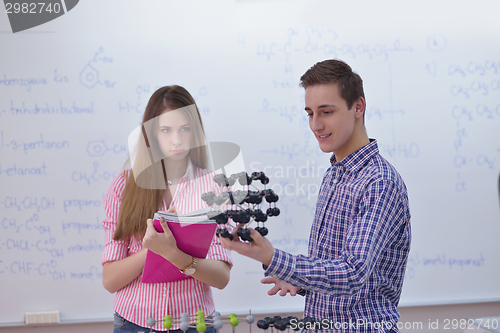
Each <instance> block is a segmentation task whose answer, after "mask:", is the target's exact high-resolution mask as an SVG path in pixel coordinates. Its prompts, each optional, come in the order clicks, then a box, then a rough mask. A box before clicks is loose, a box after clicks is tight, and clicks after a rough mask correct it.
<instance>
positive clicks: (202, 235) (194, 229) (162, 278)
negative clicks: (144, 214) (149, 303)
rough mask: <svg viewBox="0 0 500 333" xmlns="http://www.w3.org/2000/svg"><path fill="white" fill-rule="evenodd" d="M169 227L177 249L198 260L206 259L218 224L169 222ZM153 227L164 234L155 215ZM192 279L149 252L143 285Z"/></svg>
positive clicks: (143, 275)
mask: <svg viewBox="0 0 500 333" xmlns="http://www.w3.org/2000/svg"><path fill="white" fill-rule="evenodd" d="M167 224H168V227H169V228H170V231H172V234H173V235H174V237H175V240H176V241H177V247H178V248H179V249H180V250H181V251H183V252H185V253H187V254H190V255H192V256H194V257H196V258H205V257H206V256H207V253H208V249H209V247H210V244H211V243H212V239H213V237H214V233H215V229H216V228H217V223H215V222H199V223H192V222H191V223H183V222H172V221H167ZM153 225H154V227H155V229H156V231H158V232H163V228H162V227H161V225H160V220H159V218H157V216H156V214H155V219H154V220H153ZM190 278H191V279H192V277H191V276H187V275H185V274H183V273H181V272H180V271H179V268H177V267H176V266H174V265H173V264H172V263H171V262H170V261H168V260H167V259H165V258H163V257H162V256H160V255H158V254H156V253H154V252H152V251H150V250H148V253H147V255H146V263H145V264H144V270H143V272H142V280H141V281H142V283H163V282H172V281H178V280H183V279H190Z"/></svg>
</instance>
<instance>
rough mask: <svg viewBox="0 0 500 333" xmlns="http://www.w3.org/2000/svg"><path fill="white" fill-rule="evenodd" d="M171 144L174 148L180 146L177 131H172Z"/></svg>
mask: <svg viewBox="0 0 500 333" xmlns="http://www.w3.org/2000/svg"><path fill="white" fill-rule="evenodd" d="M172 144H173V145H174V146H180V145H181V144H182V135H181V133H180V132H179V131H174V132H173V134H172Z"/></svg>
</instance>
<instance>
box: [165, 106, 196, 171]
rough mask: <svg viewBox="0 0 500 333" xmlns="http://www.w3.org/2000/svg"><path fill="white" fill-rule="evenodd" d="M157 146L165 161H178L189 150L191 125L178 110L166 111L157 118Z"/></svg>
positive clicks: (191, 134)
mask: <svg viewBox="0 0 500 333" xmlns="http://www.w3.org/2000/svg"><path fill="white" fill-rule="evenodd" d="M157 139H158V145H159V146H160V149H161V151H162V153H163V155H164V156H165V158H167V159H171V160H176V161H180V160H182V159H184V158H186V157H187V156H188V154H189V151H190V149H191V144H192V141H193V133H192V129H191V125H190V124H189V121H188V120H187V118H186V116H185V115H184V113H183V112H182V111H180V110H173V111H170V110H166V111H164V112H163V113H162V114H161V115H160V116H159V117H158V135H157Z"/></svg>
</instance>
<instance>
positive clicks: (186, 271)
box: [179, 256, 197, 275]
mask: <svg viewBox="0 0 500 333" xmlns="http://www.w3.org/2000/svg"><path fill="white" fill-rule="evenodd" d="M191 258H193V259H192V261H191V263H190V264H189V265H187V266H186V267H184V268H181V269H179V270H180V271H181V273H183V274H186V275H193V274H194V272H196V265H197V262H196V258H195V257H193V256H191Z"/></svg>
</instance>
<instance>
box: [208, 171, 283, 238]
mask: <svg viewBox="0 0 500 333" xmlns="http://www.w3.org/2000/svg"><path fill="white" fill-rule="evenodd" d="M214 181H215V182H216V183H217V184H218V185H219V186H220V187H221V191H220V192H219V193H218V194H215V193H214V192H208V193H203V195H202V196H201V198H202V199H203V200H204V201H205V202H206V203H207V205H208V206H210V207H212V210H211V211H210V212H209V213H208V218H209V219H212V220H215V222H217V224H218V227H217V231H216V234H217V236H219V237H226V238H229V239H231V240H233V235H231V233H230V232H229V231H228V230H227V228H226V225H227V224H229V225H231V226H232V227H233V228H236V229H237V235H238V236H239V238H240V239H241V240H243V241H248V242H252V241H253V239H252V237H250V230H249V229H248V227H249V225H250V224H251V223H252V222H254V221H255V222H256V223H257V227H255V230H256V231H258V232H259V233H260V234H261V235H262V236H266V235H267V234H268V229H267V228H266V227H265V226H264V222H266V221H267V218H268V217H272V216H278V215H279V214H280V210H279V208H278V207H276V202H277V201H278V199H279V196H278V195H277V194H276V193H274V191H273V190H272V189H267V188H266V185H267V184H268V183H269V178H268V177H267V176H266V175H265V174H264V172H261V171H258V172H254V173H252V175H251V176H248V174H247V173H246V172H240V173H237V174H233V175H231V176H230V177H229V178H228V177H226V175H224V174H217V175H215V176H214ZM257 181H260V183H261V184H262V185H263V187H264V188H263V189H259V188H257V187H256V186H255V184H256V183H257ZM236 188H239V189H237V190H236ZM252 188H253V190H252ZM264 200H265V201H267V203H268V204H269V207H268V208H267V209H266V212H265V213H264V212H263V210H262V205H263V202H264Z"/></svg>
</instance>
